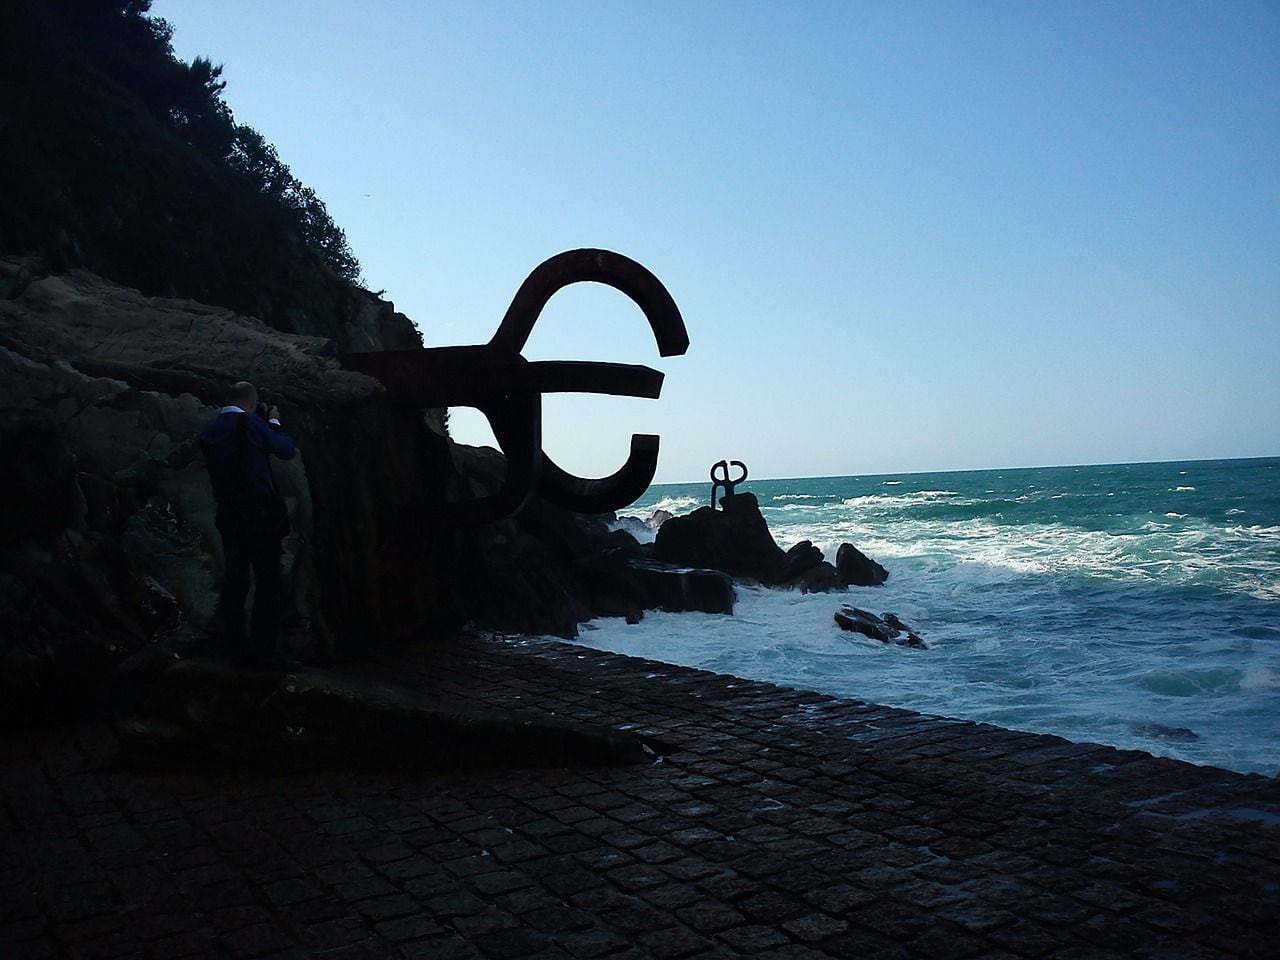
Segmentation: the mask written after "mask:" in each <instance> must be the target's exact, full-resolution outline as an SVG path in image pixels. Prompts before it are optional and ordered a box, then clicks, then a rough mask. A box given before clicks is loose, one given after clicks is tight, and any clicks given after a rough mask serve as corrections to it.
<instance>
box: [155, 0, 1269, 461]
mask: <svg viewBox="0 0 1280 960" xmlns="http://www.w3.org/2000/svg"><path fill="white" fill-rule="evenodd" d="M152 14H153V15H154V16H159V17H163V18H165V19H166V20H168V21H169V22H170V24H171V25H172V26H173V28H174V36H173V46H174V50H175V53H176V54H177V55H178V56H179V57H180V58H181V59H183V60H187V61H190V60H191V59H192V58H194V57H195V56H205V57H208V58H209V59H211V60H212V61H213V62H214V63H217V64H222V65H223V79H224V80H225V81H226V83H227V86H226V89H225V91H224V94H223V96H224V99H225V100H226V102H227V103H228V104H229V105H230V107H231V109H232V110H233V111H234V113H235V116H236V119H237V120H238V121H239V122H241V123H246V124H248V125H250V126H252V127H254V128H256V129H257V130H258V131H259V132H261V133H262V134H263V135H264V136H265V137H266V139H267V140H268V141H270V142H272V143H274V144H275V146H276V148H277V149H278V151H279V153H280V156H281V157H282V159H283V160H284V161H285V162H286V163H287V164H288V165H289V167H290V168H291V169H292V171H293V173H294V175H295V176H297V177H298V178H299V179H300V180H302V181H303V182H304V183H306V184H307V185H309V186H310V187H312V188H313V189H315V190H316V192H317V193H318V194H319V196H320V197H321V198H322V199H323V200H324V201H325V203H326V204H327V206H328V209H329V212H330V214H331V215H332V217H333V219H334V221H335V222H336V223H337V224H338V225H339V226H341V227H342V228H343V229H344V230H345V231H346V234H347V238H348V241H349V242H350V244H351V247H352V250H353V252H354V253H355V255H356V256H357V258H358V259H359V260H360V263H361V265H362V267H363V271H364V276H365V280H366V282H367V285H368V286H369V287H370V289H373V290H375V291H378V290H381V291H384V294H383V295H384V296H385V297H386V298H387V299H389V300H391V301H393V302H394V303H395V305H396V309H398V310H400V311H401V312H403V313H405V314H406V315H407V316H409V317H410V319H412V320H413V321H414V323H415V324H416V325H417V326H418V328H419V329H420V330H421V331H422V333H423V336H424V339H425V342H426V344H427V345H428V346H448V345H454V344H467V343H484V342H486V341H487V340H488V339H489V337H490V336H491V335H492V334H493V331H494V329H495V327H496V326H497V324H498V322H499V321H500V320H501V318H502V315H503V313H504V312H505V311H506V308H507V305H508V304H509V303H510V300H511V297H512V296H513V295H514V293H515V291H516V289H517V288H518V287H519V285H520V283H521V282H522V281H523V280H524V278H525V277H526V276H527V275H528V273H529V272H530V271H531V270H532V269H533V268H534V267H536V266H537V265H538V264H539V263H541V262H542V261H543V260H545V259H547V258H548V257H550V256H552V255H554V254H556V253H559V252H561V251H563V250H570V249H574V248H578V247H603V248H606V249H610V250H614V251H617V252H619V253H622V254H625V255H626V256H628V257H631V258H633V259H635V260H638V261H639V262H640V263H642V264H644V265H645V266H646V267H648V268H649V269H650V270H651V271H652V272H653V273H654V274H656V275H657V277H658V278H659V279H660V280H661V281H662V282H663V283H664V285H665V286H666V287H667V289H668V290H669V291H670V292H671V294H672V296H673V297H674V298H675V301H676V303H677V304H678V305H679V307H680V309H681V312H682V314H683V316H684V319H685V324H686V326H687V328H688V331H689V337H690V341H691V345H690V348H689V351H688V353H687V354H686V355H685V356H683V357H672V358H660V357H659V356H658V354H657V349H656V346H655V344H654V342H653V338H652V335H651V333H650V332H649V329H648V326H647V324H646V323H645V321H644V318H643V316H642V315H641V313H640V312H639V310H638V309H637V308H636V307H635V306H634V305H633V304H632V303H631V302H630V301H629V300H627V299H626V298H625V297H624V296H623V295H621V294H619V293H617V292H616V291H613V290H611V289H609V288H607V287H603V286H600V285H598V284H577V285H574V286H572V287H570V288H567V289H565V290H563V291H561V292H560V293H558V294H557V295H556V296H555V297H553V298H552V300H551V302H550V303H549V304H548V306H547V308H546V309H545V310H544V311H543V314H542V316H541V317H540V318H539V320H538V323H537V325H536V326H535V328H534V331H533V335H532V336H531V338H530V340H529V343H528V345H527V346H526V348H525V351H524V355H525V356H526V357H527V358H529V359H533V360H607V361H613V362H619V363H638V364H646V365H648V366H652V367H655V368H657V369H659V370H662V371H663V372H664V373H665V374H666V381H665V384H664V386H663V391H662V396H661V398H660V399H658V400H644V399H635V398H610V397H603V396H596V395H583V394H570V395H546V396H545V397H544V401H543V421H544V449H545V450H546V452H547V453H548V454H549V455H550V456H551V457H552V458H553V459H554V460H556V462H558V463H559V464H560V465H561V466H562V467H564V468H565V469H568V470H570V471H572V472H574V473H577V474H579V475H582V476H604V475H607V474H610V473H612V472H613V471H614V470H615V469H617V467H618V466H619V465H620V464H621V463H622V461H623V460H624V459H625V457H626V453H627V449H628V440H629V436H630V434H632V433H657V434H659V435H660V436H661V437H662V446H661V454H660V458H659V465H658V473H657V477H656V480H657V481H659V482H676V481H695V480H704V479H705V478H706V477H707V474H708V470H709V469H710V466H711V464H713V463H714V462H716V461H718V460H721V459H736V460H742V461H744V462H745V463H746V464H747V465H748V467H749V469H750V472H751V476H752V477H756V478H765V477H807V476H827V475H846V474H879V473H906V472H922V471H935V470H962V469H980V468H996V467H1016V466H1048V465H1062V464H1081V463H1110V462H1135V461H1152V460H1183V459H1210V458H1225V457H1252V456H1278V455H1280V5H1277V4H1276V3H1274V2H1273V0H1262V2H1247V0H1239V2H1227V0H1223V2H1217V0H1214V2H1192V3H1184V2H1178V0H1161V2H1150V3H1145V2H1105V3H1103V2H1088V0H1082V2H1070V3H1067V2H1060V3H1049V2H1022V0H1017V2H1012V0H1010V2H982V0H972V2H959V0H948V2H929V0H922V2H917V3H900V2H884V3H881V2H871V0H868V2H855V0H847V2H832V3H828V2H820V0H810V2H799V3H783V2H778V3H759V2H747V0H739V2H710V0H706V2H703V0H683V2H630V3H628V2H620V0H615V2H603V3H602V2H595V3H569V2H558V0H545V2H516V0H511V2H506V3H491V2H477V0H466V2H452V0H433V2H430V3H422V2H419V0H368V2H366V3H352V2H350V0H346V2H342V3H338V2H331V0H269V2H266V3H264V2H262V0H218V2H217V3H212V2H209V0H154V2H153V5H152ZM451 423H452V425H453V429H454V434H455V438H456V439H459V440H461V441H463V442H471V443H484V442H492V441H491V439H490V438H491V434H489V433H488V432H487V428H486V427H485V424H484V420H483V417H481V416H480V415H479V414H477V413H475V412H474V411H470V410H466V409H463V408H458V409H454V410H453V411H451Z"/></svg>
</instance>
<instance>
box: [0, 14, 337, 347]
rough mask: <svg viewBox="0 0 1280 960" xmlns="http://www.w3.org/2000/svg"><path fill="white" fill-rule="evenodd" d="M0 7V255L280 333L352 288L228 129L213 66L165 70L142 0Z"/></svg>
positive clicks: (323, 242)
mask: <svg viewBox="0 0 1280 960" xmlns="http://www.w3.org/2000/svg"><path fill="white" fill-rule="evenodd" d="M5 5H6V6H7V7H10V8H11V9H10V12H8V13H6V14H5V16H4V17H3V19H4V21H5V29H4V30H3V31H0V184H2V185H3V189H0V252H4V253H11V254H15V253H16V254H35V255H39V256H43V257H45V258H46V259H47V260H48V261H49V262H50V264H51V265H52V266H53V267H54V268H55V269H65V268H68V267H72V266H85V267H88V268H90V269H93V270H95V271H96V272H98V273H100V274H102V275H103V276H106V277H109V278H111V279H113V280H117V281H120V282H123V283H127V284H129V285H131V286H135V287H138V288H139V289H141V290H143V291H144V292H147V293H152V294H167V295H176V296H186V297H191V298H194V299H200V300H204V301H206V302H209V303H215V304H220V305H224V306H228V307H231V308H232V309H235V310H237V311H239V312H242V313H248V314H253V315H256V316H259V317H261V318H262V319H264V320H266V321H267V322H269V323H272V324H273V325H276V326H279V327H281V328H282V329H286V330H287V329H291V328H292V327H293V326H295V325H296V321H295V320H291V319H290V318H291V317H297V316H299V315H301V314H306V313H315V312H316V311H317V310H320V311H323V310H324V309H333V307H332V303H333V301H335V300H341V299H342V298H343V294H342V292H341V291H340V290H338V289H337V288H339V287H344V286H346V287H349V286H353V285H358V284H359V283H360V265H359V263H358V262H357V261H356V258H355V257H354V256H353V255H352V252H351V249H350V247H349V245H348V243H347V239H346V236H345V234H344V233H343V231H342V229H341V228H340V227H338V226H337V224H335V223H334V222H333V220H332V218H331V217H330V216H329V213H328V211H327V210H326V208H325V205H324V203H323V201H321V200H320V198H319V197H318V196H316V194H315V191H314V190H312V189H311V188H310V187H307V186H306V185H304V184H303V183H301V182H300V181H299V180H298V179H297V178H296V177H295V176H294V175H293V174H292V172H291V171H290V170H289V167H288V166H287V165H286V164H285V163H284V161H283V160H281V159H280V157H279V155H278V154H277V152H276V150H275V148H274V147H273V146H272V145H271V144H270V143H268V142H267V141H266V139H265V138H264V137H263V136H262V135H261V134H260V133H258V132H257V131H256V130H254V129H252V128H251V127H248V126H245V125H243V124H237V123H236V121H235V118H234V116H233V114H232V111H231V108H230V107H229V106H228V105H227V103H226V102H225V101H224V100H223V99H222V91H223V88H224V87H225V83H224V81H223V80H222V79H221V73H222V68H221V67H219V66H215V65H214V64H213V63H212V62H211V61H210V60H208V59H205V58H202V57H201V58H196V59H195V60H194V61H192V62H191V63H190V64H186V63H183V62H181V61H180V60H178V59H177V58H176V57H175V56H174V53H173V47H172V45H171V43H170V39H171V37H172V33H173V31H172V28H171V27H170V25H169V24H168V23H167V22H166V21H164V20H162V19H159V18H156V17H152V16H150V6H151V0H6V2H5ZM326 274H327V275H328V279H326V278H325V275H326ZM335 281H336V283H335Z"/></svg>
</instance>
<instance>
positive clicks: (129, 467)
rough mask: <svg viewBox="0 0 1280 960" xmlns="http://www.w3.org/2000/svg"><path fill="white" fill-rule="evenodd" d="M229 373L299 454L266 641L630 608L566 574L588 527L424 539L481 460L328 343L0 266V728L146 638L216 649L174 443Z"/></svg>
mask: <svg viewBox="0 0 1280 960" xmlns="http://www.w3.org/2000/svg"><path fill="white" fill-rule="evenodd" d="M376 333H377V328H376V327H375V328H370V329H369V331H368V335H369V338H370V340H371V341H372V342H371V346H374V347H382V346H385V345H386V344H382V343H378V342H377V341H376V340H374V339H373V338H374V335H375V334H376ZM238 379H249V380H252V381H253V382H254V383H256V384H257V385H258V386H259V388H260V389H261V390H263V391H265V393H266V394H267V396H268V397H269V398H270V400H271V402H273V403H278V404H279V406H280V408H281V411H282V418H283V421H284V424H285V425H286V427H287V429H288V430H289V432H290V434H291V435H292V436H293V437H294V439H295V441H296V442H297V446H298V450H299V454H298V456H297V457H296V458H295V459H294V460H292V461H289V462H285V463H281V462H276V464H275V473H276V477H277V481H278V483H279V485H280V487H281V490H282V492H283V494H284V496H285V498H286V500H287V503H288V505H289V511H290V515H291V518H292V521H293V532H292V533H291V534H290V536H289V537H288V538H287V539H286V541H285V570H286V582H287V584H288V603H287V609H286V630H287V632H288V633H289V635H290V636H291V637H292V639H293V641H295V643H296V644H298V645H301V646H302V647H303V649H309V650H311V651H312V652H313V654H314V655H315V656H318V657H321V658H327V657H331V656H335V655H341V654H346V653H358V652H362V651H366V650H368V649H369V648H370V647H371V646H374V645H377V644H380V643H383V642H386V641H388V640H405V639H415V640H425V641H430V640H431V639H433V638H439V637H441V636H443V635H446V634H448V633H451V632H453V631H456V630H458V629H460V628H461V627H462V626H463V625H464V624H465V623H467V622H468V621H474V622H475V623H477V624H478V625H480V626H484V627H488V628H492V629H498V630H509V631H516V632H536V633H555V634H559V635H561V636H572V635H573V634H574V633H575V632H576V624H577V623H578V622H580V621H581V620H584V619H586V618H589V617H592V616H595V615H598V614H619V613H623V614H629V615H630V614H637V615H638V608H637V607H635V605H634V603H632V602H630V601H628V600H626V599H625V594H626V585H625V583H615V582H611V581H610V579H609V576H608V575H607V574H602V573H601V571H600V566H599V564H594V563H591V562H590V560H589V558H591V557H592V556H593V555H598V554H600V553H601V552H602V551H605V550H606V549H608V548H609V545H610V543H612V544H613V545H614V546H616V539H614V540H612V541H611V540H610V534H609V531H608V529H607V527H606V526H605V524H604V522H603V521H602V520H600V519H593V518H582V517H577V516H574V515H571V514H567V513H565V512H564V511H562V510H558V509H556V508H554V507H551V506H548V505H546V504H535V505H533V506H532V507H531V508H530V509H528V510H526V511H525V512H524V513H523V514H521V515H520V516H518V517H517V518H514V519H510V520H507V521H504V522H502V523H498V524H490V525H487V526H483V527H473V528H461V529H457V528H441V527H438V526H434V525H432V523H431V521H430V518H431V516H432V515H435V514H438V513H439V512H440V510H441V504H442V503H446V502H447V501H449V500H455V499H460V498H464V497H470V496H475V495H478V494H483V493H488V492H492V491H493V490H494V489H496V487H497V486H498V484H499V483H500V480H501V478H502V476H503V472H504V470H505V465H504V461H503V458H502V457H501V455H500V454H498V453H496V452H494V451H488V452H485V451H477V450H473V449H471V448H465V447H460V446H457V445H455V444H453V443H452V442H451V441H450V440H449V439H448V438H447V435H446V431H445V429H444V427H443V424H442V423H441V420H440V417H439V412H438V411H421V410H415V409H412V408H406V407H404V406H402V405H400V404H397V403H393V402H391V400H390V399H389V397H388V395H387V393H386V391H385V390H384V389H383V388H382V386H381V384H379V383H378V382H377V381H376V380H373V379H370V378H368V377H365V376H363V375H361V374H357V373H352V372H349V371H347V370H344V369H342V368H341V366H340V365H339V363H338V361H337V359H336V348H335V343H334V340H333V339H329V338H320V337H305V336H299V335H296V334H288V333H282V332H280V331H277V330H273V329H272V328H270V327H268V326H266V325H264V324H263V323H261V322H260V321H258V320H256V319H254V318H251V317H245V316H241V315H238V314H235V313H233V312H232V311H230V310H227V309H224V308H220V307H210V306H207V305H204V304H200V303H196V302H194V301H190V300H175V299H164V298H151V297H145V296H143V295H142V294H140V293H138V292H137V291H136V290H131V289H128V288H125V287H120V286H117V285H115V284H112V283H109V282H107V281H104V280H102V279H101V278H100V277H97V276H95V275H94V274H91V273H88V272H86V271H83V270H72V271H69V272H67V273H65V274H62V275H57V276H55V275H51V274H49V273H47V272H46V271H45V270H44V268H43V267H42V265H41V264H40V263H39V262H38V261H33V260H29V259H28V260H18V259H4V258H0V451H3V470H0V502H3V503H4V513H3V517H4V519H3V522H2V523H0V704H4V709H3V711H0V713H3V714H7V715H6V716H0V721H4V720H7V721H10V722H12V721H14V720H17V719H20V718H21V717H24V716H28V715H33V714H34V713H38V712H39V710H40V709H41V708H42V707H43V706H44V705H46V704H47V702H48V701H49V700H50V699H51V698H52V700H53V701H54V704H53V705H54V706H63V707H69V708H72V709H74V708H76V707H78V706H82V705H84V704H85V703H86V702H87V701H88V700H89V699H90V698H92V697H93V696H94V695H96V692H97V691H98V690H100V689H101V687H102V685H103V681H104V679H105V677H106V674H107V673H108V672H109V671H110V670H111V669H112V668H113V667H114V666H115V665H116V664H118V663H120V662H121V661H123V660H125V659H127V658H128V657H129V656H131V655H132V654H134V653H136V652H137V651H139V650H142V649H144V648H153V645H157V644H158V645H159V647H160V648H163V649H164V650H166V651H175V650H177V651H182V652H185V653H200V652H214V651H217V650H218V649H219V647H218V638H217V634H218V630H219V622H218V618H217V609H216V607H217V597H218V584H219V581H220V577H221V570H222V558H221V553H220V551H221V544H220V540H219V537H218V535H217V531H216V529H215V527H214V514H215V505H214V501H213V495H212V490H211V488H210V486H209V482H208V477H207V475H206V472H205V466H204V462H203V459H202V457H201V455H200V451H199V448H198V446H197V444H196V442H195V437H196V435H197V434H198V433H199V431H200V429H201V427H202V426H203V425H204V423H205V422H207V420H208V419H209V418H211V417H213V416H214V415H215V414H216V413H217V410H218V408H219V406H221V403H222V397H223V394H224V392H225V389H226V387H227V385H228V384H229V383H230V382H232V381H234V380H238ZM584 558H586V559H587V562H586V563H583V562H582V561H583V560H584ZM619 596H623V598H624V599H623V600H621V601H619V600H618V597H619Z"/></svg>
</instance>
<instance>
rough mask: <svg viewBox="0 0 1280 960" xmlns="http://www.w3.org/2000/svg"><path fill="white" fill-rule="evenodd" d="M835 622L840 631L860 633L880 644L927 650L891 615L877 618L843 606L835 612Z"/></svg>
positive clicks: (922, 642)
mask: <svg viewBox="0 0 1280 960" xmlns="http://www.w3.org/2000/svg"><path fill="white" fill-rule="evenodd" d="M835 621H836V623H837V624H839V626H840V629H841V630H848V631H850V632H851V633H860V634H862V635H863V636H864V637H870V638H871V639H872V640H879V641H880V642H881V643H892V644H896V645H897V646H900V647H913V648H915V649H917V650H927V649H928V646H927V645H926V644H925V642H924V641H923V640H921V639H920V637H919V636H918V635H917V634H916V632H915V631H914V630H912V629H911V628H910V627H908V626H907V625H906V624H905V623H903V622H902V621H901V620H900V619H898V616H897V615H896V614H893V613H886V614H884V615H883V616H880V617H877V616H876V615H875V614H874V613H869V612H868V611H866V610H860V609H858V608H857V607H850V606H844V607H841V608H840V609H839V610H838V611H836V615H835Z"/></svg>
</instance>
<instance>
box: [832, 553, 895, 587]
mask: <svg viewBox="0 0 1280 960" xmlns="http://www.w3.org/2000/svg"><path fill="white" fill-rule="evenodd" d="M836 579H837V580H839V581H840V583H841V584H843V585H844V586H847V587H878V586H880V585H881V584H882V583H884V582H885V581H886V580H888V579H889V571H888V570H886V569H885V568H884V567H882V566H880V564H878V563H876V562H875V561H874V560H872V559H871V558H870V557H868V556H867V555H866V554H865V553H863V552H862V551H861V550H859V549H858V548H857V547H855V546H854V545H853V544H852V543H842V544H840V548H839V549H838V550H837V551H836Z"/></svg>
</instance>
